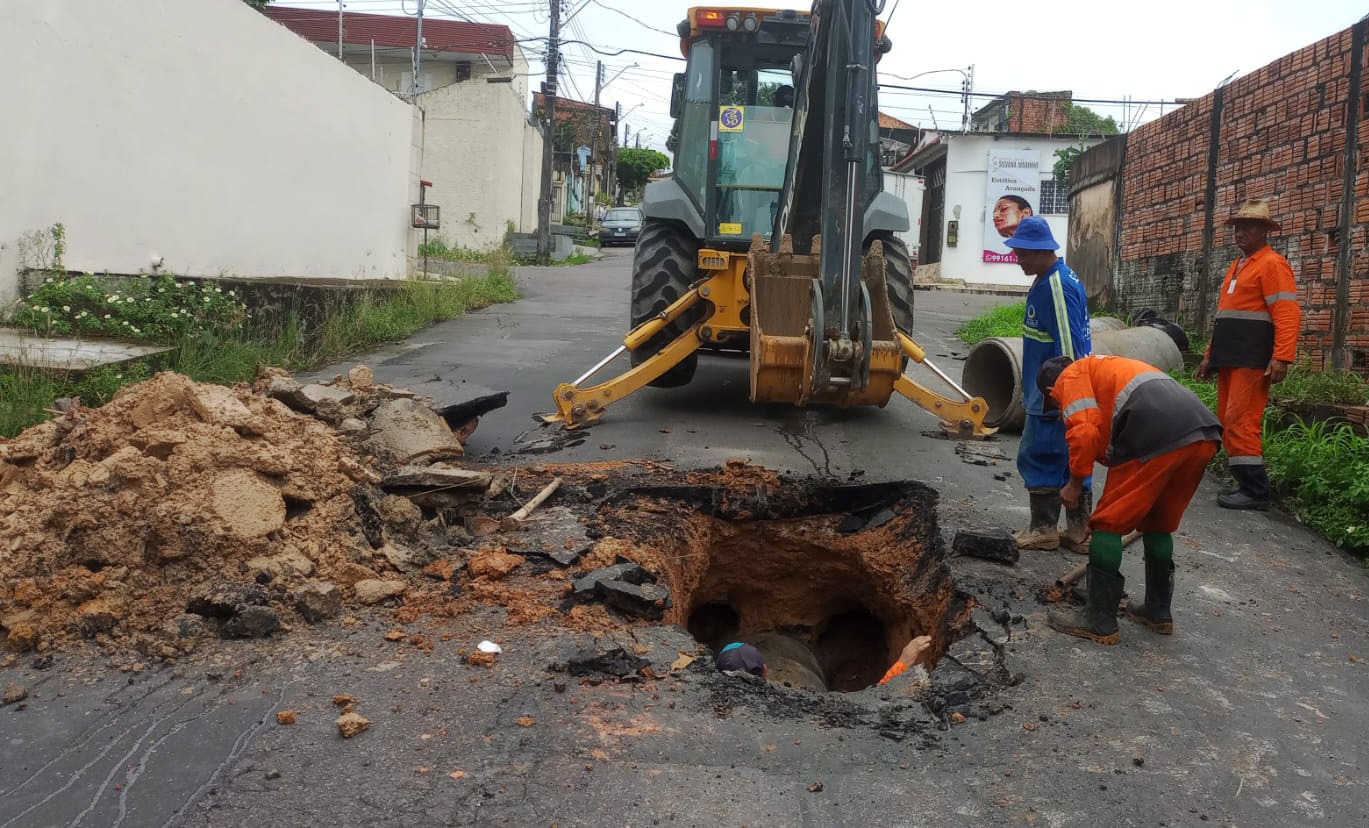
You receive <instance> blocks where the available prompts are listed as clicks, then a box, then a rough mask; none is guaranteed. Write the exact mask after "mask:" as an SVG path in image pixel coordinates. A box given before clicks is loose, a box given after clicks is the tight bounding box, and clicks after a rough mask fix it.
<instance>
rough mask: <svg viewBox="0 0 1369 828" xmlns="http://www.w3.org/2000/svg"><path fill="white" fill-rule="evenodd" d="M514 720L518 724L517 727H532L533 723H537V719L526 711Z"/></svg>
mask: <svg viewBox="0 0 1369 828" xmlns="http://www.w3.org/2000/svg"><path fill="white" fill-rule="evenodd" d="M514 721H515V722H516V723H517V724H518V726H519V727H532V726H533V725H535V724H537V720H536V719H534V718H533V717H531V716H529V715H528V714H526V713H524V714H523V715H522V716H519V717H518V718H517V719H515V720H514Z"/></svg>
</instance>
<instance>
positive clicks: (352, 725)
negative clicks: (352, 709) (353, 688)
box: [337, 713, 371, 739]
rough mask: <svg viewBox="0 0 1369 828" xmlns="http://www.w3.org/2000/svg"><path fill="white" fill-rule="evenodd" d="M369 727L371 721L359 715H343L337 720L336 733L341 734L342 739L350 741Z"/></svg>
mask: <svg viewBox="0 0 1369 828" xmlns="http://www.w3.org/2000/svg"><path fill="white" fill-rule="evenodd" d="M370 726H371V720H370V719H368V718H366V717H365V716H362V715H361V714H360V713H343V714H342V715H341V716H338V718H337V729H338V733H341V734H342V738H344V739H350V738H352V737H353V736H355V735H357V734H358V733H360V732H362V731H363V730H367V729H368V728H370Z"/></svg>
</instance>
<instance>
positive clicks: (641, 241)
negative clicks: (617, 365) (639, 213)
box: [631, 218, 705, 388]
mask: <svg viewBox="0 0 1369 828" xmlns="http://www.w3.org/2000/svg"><path fill="white" fill-rule="evenodd" d="M698 262H699V241H698V239H696V238H694V235H693V234H692V233H690V232H689V230H688V228H686V227H685V226H684V225H682V224H679V223H677V222H673V221H661V220H657V219H650V218H649V219H647V220H646V222H645V223H644V225H643V227H642V232H641V234H640V235H639V236H638V237H637V246H636V250H634V251H633V255H632V318H631V322H632V327H634V328H635V327H637V326H638V325H640V324H642V323H643V322H646V321H647V320H649V319H651V318H652V317H654V316H656V315H657V314H659V313H660V312H661V311H663V310H665V309H666V308H668V307H670V305H671V304H672V303H673V302H675V300H676V299H679V298H680V297H681V296H683V295H684V294H685V293H686V292H687V291H688V290H689V288H690V286H691V285H693V284H694V283H695V282H697V281H699V279H700V278H702V274H701V273H700V271H699V267H698ZM704 313H705V308H704V307H703V306H702V305H696V306H695V307H694V308H691V309H690V310H688V311H686V312H685V313H683V314H681V315H680V316H679V317H678V318H677V319H676V320H675V321H674V322H672V323H671V324H669V325H667V326H666V327H665V328H663V329H662V330H661V332H660V333H658V334H657V335H656V336H654V337H652V338H651V339H649V340H647V342H646V343H645V344H644V345H642V347H640V348H638V349H637V350H635V351H633V352H632V364H633V366H634V367H635V366H637V365H640V364H642V363H643V362H645V361H647V360H648V359H650V358H651V357H652V356H653V355H655V354H656V353H657V352H659V351H660V350H661V349H662V348H664V347H665V346H666V345H668V344H670V343H671V342H672V341H674V340H675V338H676V337H678V336H679V335H680V334H681V333H683V332H684V331H686V330H688V329H689V328H690V327H692V326H693V325H694V324H695V323H696V322H698V321H699V320H700V319H702V318H703V315H704ZM698 365H699V354H698V352H695V353H692V354H690V355H689V356H687V357H685V358H684V359H683V360H681V361H680V363H679V364H678V365H674V366H672V367H671V368H670V370H668V371H666V372H665V373H664V374H662V375H661V376H659V377H657V378H656V379H654V380H652V381H651V383H650V384H651V385H653V386H655V387H657V388H678V387H679V386H682V385H688V384H689V382H690V380H692V379H694V371H695V370H696V369H697V368H698Z"/></svg>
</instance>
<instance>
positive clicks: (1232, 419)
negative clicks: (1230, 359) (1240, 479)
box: [1217, 368, 1269, 466]
mask: <svg viewBox="0 0 1369 828" xmlns="http://www.w3.org/2000/svg"><path fill="white" fill-rule="evenodd" d="M1268 403H1269V379H1268V378H1267V377H1266V376H1265V375H1264V369H1263V368H1218V369H1217V420H1218V421H1219V422H1221V424H1222V448H1224V449H1226V454H1227V457H1229V458H1230V460H1231V465H1233V466H1263V465H1264V442H1263V434H1264V407H1265V406H1266V405H1267V404H1268Z"/></svg>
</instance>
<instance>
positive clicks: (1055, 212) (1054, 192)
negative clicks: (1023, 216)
mask: <svg viewBox="0 0 1369 828" xmlns="http://www.w3.org/2000/svg"><path fill="white" fill-rule="evenodd" d="M1069 212H1070V194H1069V190H1068V189H1067V188H1064V187H1056V186H1055V179H1053V178H1050V179H1046V180H1044V181H1042V182H1041V213H1042V214H1043V215H1052V216H1066V215H1069Z"/></svg>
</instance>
